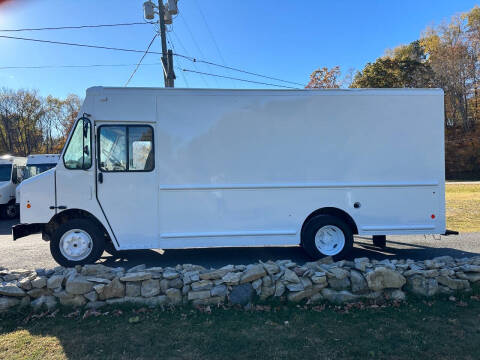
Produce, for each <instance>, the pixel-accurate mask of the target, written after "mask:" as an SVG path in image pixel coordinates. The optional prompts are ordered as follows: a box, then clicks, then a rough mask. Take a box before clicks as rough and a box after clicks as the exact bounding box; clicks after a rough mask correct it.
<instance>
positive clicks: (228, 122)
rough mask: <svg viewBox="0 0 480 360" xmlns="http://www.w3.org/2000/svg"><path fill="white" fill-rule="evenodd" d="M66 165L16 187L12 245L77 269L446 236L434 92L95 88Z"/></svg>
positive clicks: (317, 253) (339, 253)
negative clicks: (212, 251) (46, 250)
mask: <svg viewBox="0 0 480 360" xmlns="http://www.w3.org/2000/svg"><path fill="white" fill-rule="evenodd" d="M80 114H83V116H82V117H81V118H80V119H78V121H77V122H76V124H75V126H74V128H73V130H72V133H71V134H70V137H69V139H68V141H67V144H66V146H65V148H64V150H63V153H62V155H61V161H59V164H58V165H57V167H56V168H55V169H52V170H49V171H46V172H44V173H42V174H40V175H38V176H36V177H34V178H31V179H28V180H26V181H24V182H23V183H22V184H21V198H20V206H21V224H20V225H18V226H16V227H14V229H13V235H14V238H15V239H17V238H19V237H22V236H25V235H28V234H29V233H31V232H33V231H38V230H41V231H42V233H43V237H44V239H47V240H50V248H51V252H52V255H53V257H54V258H55V260H56V261H57V262H59V263H60V264H62V265H67V266H72V265H75V264H84V263H89V262H93V261H96V260H97V259H98V258H99V257H100V256H101V254H102V252H103V250H104V249H106V250H107V251H109V252H113V251H115V250H128V249H153V248H161V249H174V248H175V249H179V248H192V247H220V246H222V247H236V246H279V245H281V246H285V245H299V244H300V245H302V246H303V247H304V248H305V250H306V251H307V252H308V253H309V254H310V255H311V256H312V257H314V258H318V257H321V256H325V255H331V256H335V257H337V258H339V257H343V256H345V255H346V254H347V253H348V251H349V250H350V249H351V248H352V244H353V235H354V234H359V235H371V236H378V238H379V239H381V237H382V236H384V235H389V234H443V233H445V175H444V125H443V124H444V113H443V92H442V90H439V89H381V90H380V89H352V90H350V89H348V90H298V91H297V90H293V91H290V90H287V91H285V90H192V89H151V88H107V87H94V88H90V89H88V90H87V95H86V98H85V102H84V104H83V107H82V109H81V112H80Z"/></svg>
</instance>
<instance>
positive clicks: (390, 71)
mask: <svg viewBox="0 0 480 360" xmlns="http://www.w3.org/2000/svg"><path fill="white" fill-rule="evenodd" d="M479 59H480V8H479V7H478V6H475V7H474V8H473V9H472V10H470V11H468V12H465V13H461V14H458V15H455V16H453V17H452V18H451V20H450V21H449V22H444V23H442V24H440V25H438V26H430V27H427V28H426V29H425V30H424V31H423V33H422V34H421V35H420V37H419V39H417V40H415V41H413V42H412V43H410V44H407V45H400V46H398V47H396V48H394V49H388V50H386V51H385V54H384V55H383V56H381V57H379V58H378V59H376V60H375V61H374V62H369V63H367V64H366V65H365V66H364V68H363V69H361V70H360V71H357V72H356V73H355V74H354V76H351V74H347V75H343V74H342V72H341V69H340V67H338V66H336V67H333V68H331V69H328V68H326V67H324V68H321V69H318V70H315V71H314V72H313V73H312V74H311V76H310V82H309V84H308V85H307V87H308V88H340V87H350V88H431V87H435V88H442V89H443V90H444V93H445V127H446V132H445V133H446V172H447V176H449V177H464V176H478V175H480V129H479V127H478V122H479V120H480V108H479V107H480V89H479V86H480V83H479V79H480V60H479Z"/></svg>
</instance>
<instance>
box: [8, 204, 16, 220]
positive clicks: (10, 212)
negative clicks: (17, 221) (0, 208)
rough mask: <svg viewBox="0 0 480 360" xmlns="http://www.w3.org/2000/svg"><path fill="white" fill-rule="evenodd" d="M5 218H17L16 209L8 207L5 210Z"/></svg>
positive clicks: (11, 206)
mask: <svg viewBox="0 0 480 360" xmlns="http://www.w3.org/2000/svg"><path fill="white" fill-rule="evenodd" d="M6 213H7V216H8V217H9V218H14V217H15V216H17V208H16V206H15V205H8V206H7V210H6Z"/></svg>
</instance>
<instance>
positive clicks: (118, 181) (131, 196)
mask: <svg viewBox="0 0 480 360" xmlns="http://www.w3.org/2000/svg"><path fill="white" fill-rule="evenodd" d="M157 177H158V176H157V175H156V174H155V172H104V173H103V183H102V184H98V185H97V186H98V200H99V201H100V204H101V206H102V208H103V210H104V211H105V214H106V215H107V218H108V221H109V222H110V225H111V226H112V228H113V231H114V233H115V235H116V237H117V240H118V242H119V243H120V244H121V246H122V247H128V248H135V247H138V245H139V244H141V245H140V247H141V248H158V247H159V235H158V232H159V228H158V208H157V204H158V190H157V189H158V186H157V182H156V179H157Z"/></svg>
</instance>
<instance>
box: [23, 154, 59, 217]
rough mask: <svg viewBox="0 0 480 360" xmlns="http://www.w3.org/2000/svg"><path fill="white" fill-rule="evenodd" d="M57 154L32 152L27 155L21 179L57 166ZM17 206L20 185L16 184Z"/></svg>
mask: <svg viewBox="0 0 480 360" xmlns="http://www.w3.org/2000/svg"><path fill="white" fill-rule="evenodd" d="M59 158H60V155H59V154H32V155H28V156H27V165H26V167H25V170H24V172H23V178H22V181H23V180H26V179H29V178H31V177H32V176H35V175H38V174H41V173H42V172H44V171H47V170H50V169H51V168H53V167H55V166H57V163H58V159H59ZM15 198H16V203H17V208H18V205H19V201H20V187H18V186H17V190H16V194H15Z"/></svg>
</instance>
